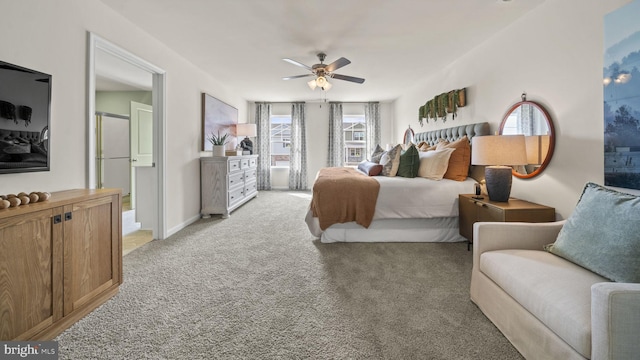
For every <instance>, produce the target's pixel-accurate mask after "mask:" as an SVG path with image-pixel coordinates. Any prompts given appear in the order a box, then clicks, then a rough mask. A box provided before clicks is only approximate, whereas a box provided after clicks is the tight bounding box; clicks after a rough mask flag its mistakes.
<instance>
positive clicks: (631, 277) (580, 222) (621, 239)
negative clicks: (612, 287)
mask: <svg viewBox="0 0 640 360" xmlns="http://www.w3.org/2000/svg"><path fill="white" fill-rule="evenodd" d="M548 250H549V252H551V253H553V254H555V255H558V256H560V257H563V258H565V259H567V260H569V261H571V262H573V263H575V264H578V265H580V266H582V267H584V268H586V269H589V270H591V271H592V272H594V273H596V274H599V275H600V276H604V277H606V278H608V279H611V280H613V281H617V282H631V283H640V197H638V196H634V195H630V194H625V193H621V192H618V191H615V190H611V189H607V188H605V187H602V186H599V185H596V184H593V183H588V184H587V185H586V186H585V188H584V190H583V192H582V196H581V197H580V201H579V202H578V205H576V208H575V210H574V211H573V213H572V214H571V215H570V216H569V218H568V219H567V222H566V223H565V224H564V226H563V227H562V229H561V230H560V233H559V234H558V237H557V239H556V242H555V243H553V244H552V245H551V246H549V247H548Z"/></svg>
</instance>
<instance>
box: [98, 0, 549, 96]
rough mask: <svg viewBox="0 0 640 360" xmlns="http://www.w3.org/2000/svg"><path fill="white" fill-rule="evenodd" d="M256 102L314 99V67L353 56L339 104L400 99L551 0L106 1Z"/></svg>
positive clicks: (337, 92) (338, 87)
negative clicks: (320, 59)
mask: <svg viewBox="0 0 640 360" xmlns="http://www.w3.org/2000/svg"><path fill="white" fill-rule="evenodd" d="M101 1H102V2H103V3H105V4H106V5H107V6H109V7H111V8H113V9H114V10H115V11H117V12H119V13H121V14H122V15H123V16H124V17H126V18H128V19H129V20H130V21H132V22H133V23H135V24H137V25H138V26H139V27H141V28H142V29H144V30H145V31H147V32H148V33H150V34H151V35H152V36H154V37H155V38H157V39H159V40H160V41H161V42H163V43H165V44H166V45H167V46H169V47H170V48H172V49H173V50H174V51H176V52H177V53H178V54H180V55H181V56H183V57H184V58H186V59H188V60H189V61H190V62H192V63H193V64H195V65H196V66H198V67H199V68H201V69H203V70H204V71H206V72H207V73H209V74H211V75H212V76H213V77H214V78H215V79H217V80H219V81H220V82H221V83H222V84H224V85H225V86H226V87H228V88H229V89H231V90H233V91H235V92H236V93H237V95H239V96H241V97H243V98H245V99H247V100H250V101H313V100H319V99H321V98H324V96H323V95H322V92H321V90H319V89H316V90H315V91H312V90H311V89H309V87H308V86H307V85H306V82H307V81H308V80H310V79H311V78H301V79H293V80H287V81H284V80H282V77H285V76H291V75H302V74H305V73H307V70H305V69H304V68H301V67H297V66H295V65H292V64H290V63H287V62H284V61H283V60H282V59H283V58H292V59H294V60H297V61H299V62H301V63H303V64H306V65H309V66H311V65H313V64H316V63H318V59H317V57H316V54H317V53H318V52H325V53H326V54H327V58H326V60H325V63H331V62H333V61H334V60H336V59H338V58H339V57H346V58H347V59H349V60H351V64H350V65H347V66H345V67H343V68H341V69H339V70H337V71H336V73H339V74H343V75H351V76H356V77H362V78H365V79H366V81H365V83H364V84H361V85H360V84H355V83H351V82H346V81H341V80H336V79H330V82H331V83H332V84H333V88H332V89H331V90H329V91H328V92H327V93H326V99H327V100H331V101H384V100H393V99H395V98H397V97H398V96H400V95H402V94H403V92H405V91H406V90H407V89H408V88H410V87H414V86H416V85H419V83H420V81H421V80H424V79H428V78H429V77H430V76H431V74H432V73H434V72H436V71H438V69H440V68H442V67H444V66H447V65H449V64H450V63H452V62H453V61H454V60H455V59H456V58H458V57H460V56H461V55H463V54H465V53H467V52H468V51H470V50H471V49H472V48H474V47H475V46H477V45H478V44H480V43H482V42H483V41H484V40H485V39H487V38H488V37H490V36H491V35H492V34H494V33H496V32H498V31H500V30H501V29H502V28H504V27H505V26H507V25H509V24H510V23H511V22H513V21H515V20H516V19H517V18H519V17H521V16H522V15H524V14H525V13H526V12H528V11H530V10H532V9H533V8H535V7H536V6H538V5H540V4H542V3H543V2H544V0H512V1H504V0H393V1H390V0H136V1H131V0H101Z"/></svg>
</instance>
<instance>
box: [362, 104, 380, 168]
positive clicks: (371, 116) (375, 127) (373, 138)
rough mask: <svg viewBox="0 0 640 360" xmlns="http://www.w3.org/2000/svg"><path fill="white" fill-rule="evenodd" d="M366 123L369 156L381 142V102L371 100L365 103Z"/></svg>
mask: <svg viewBox="0 0 640 360" xmlns="http://www.w3.org/2000/svg"><path fill="white" fill-rule="evenodd" d="M364 123H365V127H366V131H367V134H366V139H367V142H366V145H365V146H366V148H365V149H366V151H367V158H368V157H369V154H372V153H373V150H375V148H376V146H377V145H379V144H380V104H379V103H377V102H370V103H366V104H365V105H364Z"/></svg>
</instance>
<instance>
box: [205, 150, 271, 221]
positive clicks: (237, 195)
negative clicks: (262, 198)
mask: <svg viewBox="0 0 640 360" xmlns="http://www.w3.org/2000/svg"><path fill="white" fill-rule="evenodd" d="M257 165H258V155H242V156H211V157H202V158H200V193H201V210H200V214H201V215H202V217H209V216H210V215H211V214H222V217H223V218H228V217H229V213H230V212H231V211H233V210H235V209H236V208H238V207H239V206H240V205H242V204H244V203H246V202H247V201H249V200H251V199H253V198H254V197H256V196H257V195H258V186H257V184H256V167H257Z"/></svg>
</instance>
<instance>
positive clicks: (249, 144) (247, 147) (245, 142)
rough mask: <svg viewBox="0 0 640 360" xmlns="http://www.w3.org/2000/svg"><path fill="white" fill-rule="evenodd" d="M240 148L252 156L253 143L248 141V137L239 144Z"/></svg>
mask: <svg viewBox="0 0 640 360" xmlns="http://www.w3.org/2000/svg"><path fill="white" fill-rule="evenodd" d="M240 147H241V148H242V150H244V151H248V152H249V154H253V142H251V140H249V138H248V137H245V138H244V139H243V140H242V141H241V142H240ZM244 151H243V153H244Z"/></svg>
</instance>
